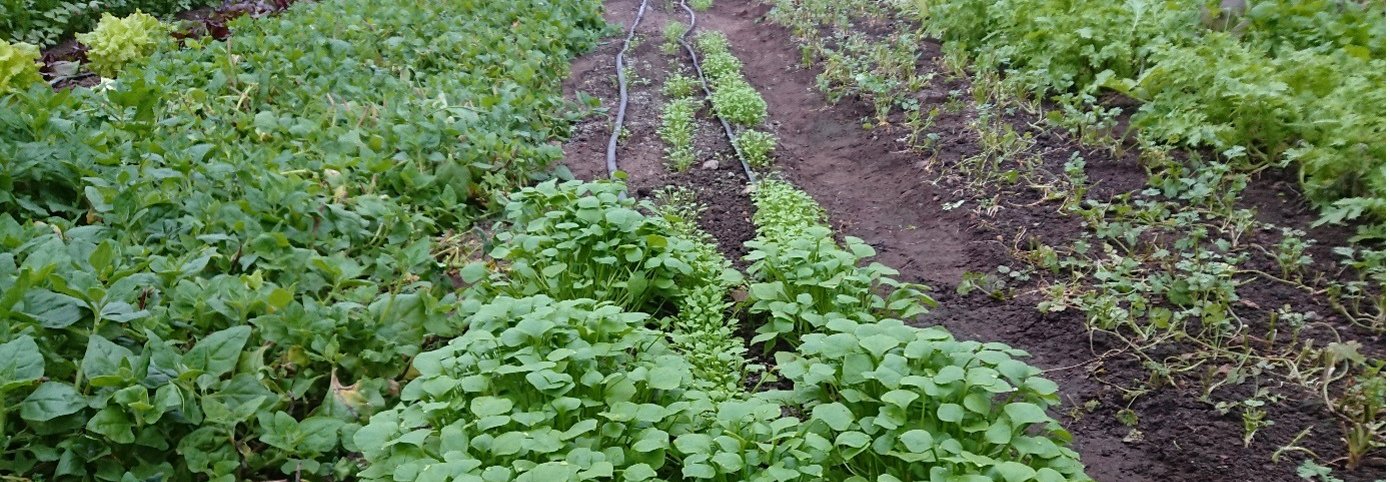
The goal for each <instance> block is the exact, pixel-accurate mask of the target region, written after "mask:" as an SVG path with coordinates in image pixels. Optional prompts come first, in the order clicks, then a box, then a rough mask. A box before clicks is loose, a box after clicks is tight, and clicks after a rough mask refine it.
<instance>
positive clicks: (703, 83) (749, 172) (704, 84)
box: [643, 0, 758, 183]
mask: <svg viewBox="0 0 1390 482" xmlns="http://www.w3.org/2000/svg"><path fill="white" fill-rule="evenodd" d="M645 3H646V0H643V4H644V5H645ZM680 6H681V8H682V9H685V13H686V14H687V15H689V16H690V27H689V28H687V29H685V33H683V34H681V37H680V39H679V40H680V44H681V47H684V48H685V51H686V53H689V54H690V63H692V64H694V66H695V75H696V76H698V77H699V78H700V88H702V89H704V91H705V98H707V99H708V98H714V92H711V91H710V89H709V81H707V80H705V71H704V69H701V68H700V57H699V56H698V55H696V54H695V49H694V48H692V47H691V46H690V43H689V42H687V41H686V40H685V39H686V37H689V36H690V33H691V32H694V31H695V11H694V10H691V9H690V6H689V5H686V4H685V0H681V2H680ZM714 117H715V118H716V119H719V124H720V125H722V126H724V136H725V137H728V138H729V145H730V146H733V148H734V155H735V156H738V163H739V164H740V165H742V166H743V174H744V175H745V176H748V182H749V183H755V182H757V181H758V179H757V177H756V176H755V175H754V174H753V169H751V168H749V167H748V161H746V160H744V157H743V150H741V149H739V148H738V142H737V141H735V140H734V139H735V136H734V128H733V127H732V126H730V125H729V121H727V120H724V117H722V116H720V115H719V114H718V113H715V114H714Z"/></svg>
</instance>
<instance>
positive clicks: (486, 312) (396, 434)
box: [353, 296, 695, 481]
mask: <svg viewBox="0 0 1390 482" xmlns="http://www.w3.org/2000/svg"><path fill="white" fill-rule="evenodd" d="M646 318H647V315H645V314H641V313H630V312H624V311H623V310H622V309H621V308H619V307H617V306H614V305H610V304H606V303H600V302H595V301H592V300H584V299H578V300H568V301H558V302H557V301H555V300H552V299H550V298H547V297H545V296H535V297H527V298H519V299H518V298H509V297H501V298H497V299H496V300H493V301H491V302H489V303H488V304H486V305H483V306H481V307H479V308H478V310H477V312H476V313H475V314H473V315H471V316H469V317H468V320H467V325H468V328H467V330H465V331H464V334H463V335H462V336H460V337H458V338H455V339H454V340H453V341H451V342H449V344H448V345H445V346H444V347H442V348H440V349H438V350H434V351H429V352H425V353H421V354H420V355H419V356H417V357H416V358H415V362H414V364H413V366H414V368H415V370H416V371H417V372H419V376H418V377H417V378H415V379H414V380H411V382H410V383H409V384H407V385H406V386H405V387H403V388H402V390H401V399H402V400H403V402H404V403H402V404H401V405H398V406H397V407H395V408H393V409H391V410H388V411H385V412H382V413H379V414H377V415H374V416H372V419H371V421H370V423H368V424H367V425H366V426H364V427H363V428H362V429H361V430H358V431H357V432H356V434H355V435H354V436H353V441H354V443H355V445H356V446H357V447H360V448H361V449H362V451H363V456H364V457H365V458H366V459H367V461H368V462H369V463H370V464H371V466H370V468H368V469H367V470H364V471H363V472H362V473H361V477H362V478H363V480H399V479H400V478H402V476H405V475H408V476H409V477H407V478H412V479H414V478H425V479H428V478H435V477H438V478H442V479H454V478H457V477H463V476H473V477H474V478H479V480H488V479H497V478H499V477H501V478H504V479H507V480H533V481H542V480H555V479H556V478H559V479H564V480H569V479H572V478H577V479H578V480H596V479H600V478H611V477H622V478H624V479H625V480H647V479H650V478H654V477H655V476H657V470H663V468H664V466H665V465H666V459H667V456H666V454H667V451H668V450H669V448H670V446H671V440H672V438H673V437H674V436H676V435H680V434H683V433H685V432H687V431H689V430H690V429H691V426H690V425H691V423H692V419H693V418H694V417H693V415H694V413H693V412H694V411H695V406H694V405H692V403H691V402H689V401H686V400H684V394H683V390H682V389H681V387H682V386H684V385H685V383H686V382H687V381H688V380H690V378H691V374H690V367H689V365H687V364H686V363H685V361H684V359H683V358H681V357H680V356H678V355H676V354H674V353H672V352H670V351H669V350H667V348H666V346H665V343H664V342H663V340H662V338H663V337H662V336H661V334H660V333H658V332H656V331H653V330H649V329H646V328H643V327H642V323H643V322H644V321H645V320H646ZM663 471H664V472H669V471H670V470H669V469H665V470H663Z"/></svg>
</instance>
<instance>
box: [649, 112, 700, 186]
mask: <svg viewBox="0 0 1390 482" xmlns="http://www.w3.org/2000/svg"><path fill="white" fill-rule="evenodd" d="M702 103H703V102H701V101H700V100H699V99H696V98H694V97H684V98H678V99H674V100H672V101H670V102H668V103H667V104H666V107H665V108H664V109H663V110H662V112H661V126H659V127H657V130H656V132H657V135H659V136H661V140H663V141H666V158H667V161H668V162H669V163H670V165H671V169H673V170H675V171H676V172H682V171H685V170H686V169H690V165H691V164H694V163H695V157H696V150H695V114H696V112H697V111H698V110H699V109H700V105H701V104H702Z"/></svg>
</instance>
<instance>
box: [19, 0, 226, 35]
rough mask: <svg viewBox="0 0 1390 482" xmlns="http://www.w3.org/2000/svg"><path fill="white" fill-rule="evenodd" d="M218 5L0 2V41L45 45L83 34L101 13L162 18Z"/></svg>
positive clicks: (200, 0)
mask: <svg viewBox="0 0 1390 482" xmlns="http://www.w3.org/2000/svg"><path fill="white" fill-rule="evenodd" d="M217 3H218V2H215V1H211V0H103V1H100V2H97V1H90V0H89V1H73V0H25V1H22V2H19V1H15V2H4V3H0V40H8V41H12V42H29V43H32V44H38V45H40V46H49V45H52V44H55V43H58V42H60V41H62V40H63V39H64V38H67V37H69V36H71V35H72V34H75V33H79V32H85V31H88V30H90V29H91V28H92V27H93V26H95V25H96V23H97V20H98V19H99V17H101V16H102V15H105V14H111V15H115V16H118V17H120V16H125V15H130V14H132V13H135V12H140V11H143V12H146V13H149V14H150V15H154V16H158V17H164V16H167V15H172V14H175V13H179V12H184V11H188V10H192V9H195V8H198V7H204V6H210V5H214V4H217Z"/></svg>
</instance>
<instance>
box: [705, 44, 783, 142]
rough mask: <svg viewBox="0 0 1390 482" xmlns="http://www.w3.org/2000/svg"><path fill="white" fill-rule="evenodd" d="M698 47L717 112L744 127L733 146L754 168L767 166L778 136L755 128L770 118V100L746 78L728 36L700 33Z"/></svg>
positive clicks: (711, 98)
mask: <svg viewBox="0 0 1390 482" xmlns="http://www.w3.org/2000/svg"><path fill="white" fill-rule="evenodd" d="M695 47H696V50H697V51H698V52H699V53H700V55H701V56H702V58H701V60H700V67H701V69H703V72H704V74H705V78H706V79H707V80H708V81H709V82H710V84H711V85H713V86H714V87H713V95H712V96H711V97H710V102H711V104H713V106H714V112H715V114H716V115H718V116H719V117H721V118H723V119H725V120H727V121H729V122H730V123H732V124H734V125H737V126H739V127H741V128H742V130H741V131H740V132H739V134H738V135H737V137H735V138H734V145H735V147H736V148H737V150H738V152H739V153H740V155H742V156H743V159H744V161H746V162H748V164H749V165H750V166H752V167H767V166H768V165H770V164H771V163H772V151H773V150H774V149H775V148H776V145H777V139H776V137H774V136H773V135H772V134H770V133H767V132H762V131H758V130H756V129H755V128H756V127H757V126H759V125H762V123H763V121H764V120H766V119H767V102H766V101H764V100H763V97H762V95H761V94H759V93H758V91H757V89H754V88H753V86H752V85H750V84H749V83H748V81H747V80H746V79H744V78H743V62H742V61H740V60H739V59H738V57H736V56H734V54H733V52H732V51H731V50H730V49H729V39H728V37H725V36H724V34H723V33H722V32H719V31H717V30H706V31H702V32H700V33H699V34H698V35H696V36H695Z"/></svg>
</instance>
